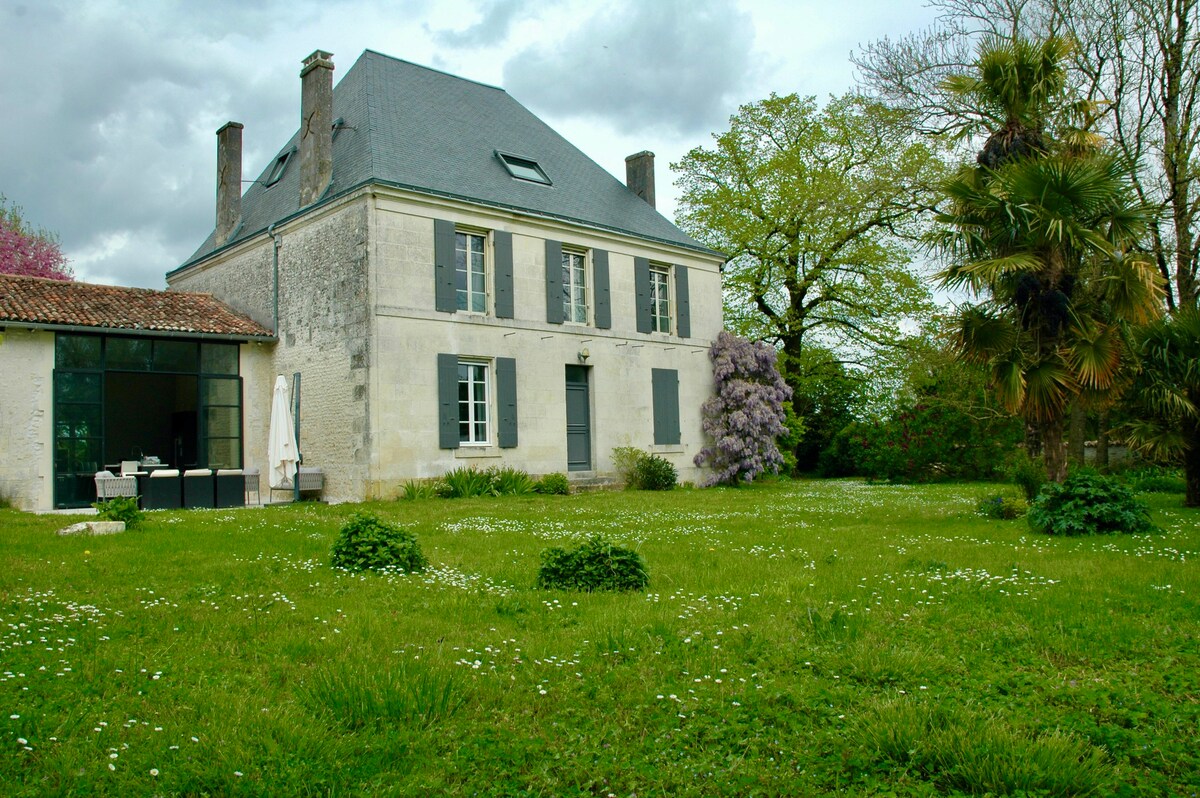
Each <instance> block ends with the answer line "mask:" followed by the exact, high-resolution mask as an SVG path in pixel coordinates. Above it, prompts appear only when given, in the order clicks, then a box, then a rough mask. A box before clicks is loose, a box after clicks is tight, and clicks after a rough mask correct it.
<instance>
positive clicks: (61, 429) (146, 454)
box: [54, 333, 242, 507]
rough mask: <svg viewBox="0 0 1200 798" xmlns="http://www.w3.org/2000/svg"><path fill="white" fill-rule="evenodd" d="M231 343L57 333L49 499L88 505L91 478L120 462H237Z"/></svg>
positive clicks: (238, 391)
mask: <svg viewBox="0 0 1200 798" xmlns="http://www.w3.org/2000/svg"><path fill="white" fill-rule="evenodd" d="M238 352H239V349H238V344H236V343H223V342H208V341H195V340H187V339H183V338H153V337H132V336H118V335H88V334H68V333H60V334H58V335H56V336H55V369H54V477H55V481H54V503H55V505H56V506H58V507H83V506H86V505H87V504H89V503H90V502H92V501H94V500H95V497H96V492H95V483H94V481H93V477H94V476H95V473H96V472H97V471H99V470H102V469H105V468H109V469H117V468H119V467H120V462H121V461H122V460H142V459H144V458H157V460H158V461H159V462H160V463H162V464H166V465H169V466H170V467H171V468H179V469H185V468H240V467H241V466H242V381H241V377H240V376H239V372H238V363H239V358H238Z"/></svg>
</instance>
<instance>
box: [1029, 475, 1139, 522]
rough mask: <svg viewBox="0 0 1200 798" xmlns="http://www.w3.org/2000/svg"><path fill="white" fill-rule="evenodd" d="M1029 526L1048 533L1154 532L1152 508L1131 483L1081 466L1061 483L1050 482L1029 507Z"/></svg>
mask: <svg viewBox="0 0 1200 798" xmlns="http://www.w3.org/2000/svg"><path fill="white" fill-rule="evenodd" d="M1028 519H1029V526H1030V527H1031V528H1032V529H1033V530H1034V531H1036V532H1045V533H1046V534H1048V535H1097V534H1109V533H1114V532H1128V533H1134V532H1153V531H1154V530H1155V529H1156V527H1155V526H1154V525H1153V524H1152V523H1150V511H1149V510H1148V509H1147V508H1146V505H1145V504H1143V503H1142V501H1141V500H1139V499H1138V498H1137V497H1135V496H1134V495H1133V491H1131V490H1130V489H1129V488H1128V487H1126V486H1125V485H1123V484H1121V483H1120V482H1119V481H1118V480H1116V479H1113V478H1111V477H1103V476H1101V475H1099V474H1097V473H1096V472H1094V471H1089V470H1081V471H1076V472H1074V473H1072V474H1071V475H1070V476H1068V477H1067V478H1066V479H1065V480H1064V481H1063V483H1062V484H1061V485H1059V484H1057V483H1054V482H1049V483H1047V484H1046V485H1045V486H1044V487H1043V488H1042V492H1041V493H1039V494H1038V497H1037V498H1036V499H1035V500H1034V501H1033V504H1031V505H1030V507H1029V515H1028Z"/></svg>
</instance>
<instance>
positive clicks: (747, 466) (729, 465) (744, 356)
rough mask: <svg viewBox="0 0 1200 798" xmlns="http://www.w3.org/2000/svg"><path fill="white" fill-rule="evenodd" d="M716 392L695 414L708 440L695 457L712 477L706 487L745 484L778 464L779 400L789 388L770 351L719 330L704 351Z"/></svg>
mask: <svg viewBox="0 0 1200 798" xmlns="http://www.w3.org/2000/svg"><path fill="white" fill-rule="evenodd" d="M708 358H709V360H711V361H712V364H713V379H714V380H715V381H716V387H717V393H716V395H715V396H713V397H711V398H710V399H708V401H706V402H705V403H704V405H703V406H702V407H701V409H700V412H701V414H702V416H703V419H702V422H701V424H702V426H703V428H704V432H705V434H707V435H708V436H709V437H710V438H711V439H712V444H711V445H710V446H706V447H705V448H704V449H702V450H701V451H700V453H699V454H698V455H696V458H695V463H696V465H698V466H704V465H707V466H708V467H709V468H711V469H712V472H713V473H712V476H711V477H710V478H709V479H707V480H705V484H706V485H717V484H721V483H725V484H729V485H735V484H737V483H739V482H750V481H751V480H753V479H754V478H755V477H756V476H758V475H759V474H761V473H763V472H764V471H767V470H770V471H772V472H777V471H778V470H779V468H780V466H782V465H783V456H782V455H781V454H780V453H779V446H778V445H777V444H776V439H778V438H779V437H780V436H781V435H785V434H786V433H787V432H788V428H787V426H786V424H785V420H786V416H785V413H784V402H786V401H787V400H788V399H790V398H791V397H792V389H791V388H790V387H788V385H787V383H785V382H784V381H783V377H782V376H780V374H779V369H778V368H776V366H775V360H776V352H775V350H774V349H772V348H771V347H770V346H768V345H766V344H764V343H752V342H750V341H747V340H745V339H744V338H739V337H737V336H736V335H734V334H732V333H729V332H726V331H724V330H722V331H721V332H720V333H719V334H718V335H717V340H716V341H715V342H714V343H713V345H712V348H711V349H710V350H709V351H708Z"/></svg>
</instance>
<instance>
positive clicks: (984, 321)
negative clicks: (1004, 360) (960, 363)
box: [954, 306, 1018, 363]
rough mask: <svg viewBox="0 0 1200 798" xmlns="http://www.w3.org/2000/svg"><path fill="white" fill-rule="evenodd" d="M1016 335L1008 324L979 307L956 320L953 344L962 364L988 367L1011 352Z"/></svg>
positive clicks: (971, 309)
mask: <svg viewBox="0 0 1200 798" xmlns="http://www.w3.org/2000/svg"><path fill="white" fill-rule="evenodd" d="M1017 334H1018V330H1017V328H1016V327H1014V326H1013V323H1012V321H1011V320H1009V319H1007V318H1005V317H1004V316H1001V315H999V314H997V313H994V312H991V311H989V310H988V309H986V308H983V307H980V306H968V307H966V308H964V309H963V311H962V313H961V314H960V316H959V323H958V329H957V330H956V331H955V336H954V344H955V347H956V348H957V349H958V351H959V353H960V354H961V355H962V357H963V359H964V360H967V361H968V362H971V363H987V362H989V361H990V360H992V359H993V358H994V357H996V356H997V355H999V354H1001V353H1003V352H1006V351H1008V350H1011V349H1012V348H1013V344H1014V343H1016V340H1017Z"/></svg>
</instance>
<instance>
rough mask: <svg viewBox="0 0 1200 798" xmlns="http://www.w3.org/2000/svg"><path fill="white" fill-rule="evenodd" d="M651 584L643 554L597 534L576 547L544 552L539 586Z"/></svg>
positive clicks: (588, 587) (588, 588) (638, 587)
mask: <svg viewBox="0 0 1200 798" xmlns="http://www.w3.org/2000/svg"><path fill="white" fill-rule="evenodd" d="M648 584H650V575H649V574H648V573H647V572H646V563H645V562H643V561H642V555H640V554H638V553H637V552H636V551H631V550H630V549H623V548H620V547H619V546H614V545H612V544H611V543H609V542H608V541H606V540H604V539H603V538H599V537H595V538H592V539H591V540H588V541H587V542H586V543H582V544H580V545H579V546H577V547H575V548H574V549H571V550H567V549H561V548H558V547H557V546H556V547H554V548H550V549H546V550H545V551H543V552H542V566H541V568H539V569H538V577H537V586H538V587H539V588H542V589H543V590H582V591H585V592H589V593H590V592H592V591H593V590H613V591H625V590H645V589H646V585H648Z"/></svg>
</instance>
